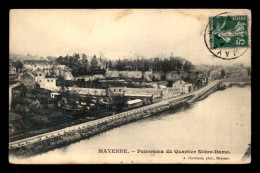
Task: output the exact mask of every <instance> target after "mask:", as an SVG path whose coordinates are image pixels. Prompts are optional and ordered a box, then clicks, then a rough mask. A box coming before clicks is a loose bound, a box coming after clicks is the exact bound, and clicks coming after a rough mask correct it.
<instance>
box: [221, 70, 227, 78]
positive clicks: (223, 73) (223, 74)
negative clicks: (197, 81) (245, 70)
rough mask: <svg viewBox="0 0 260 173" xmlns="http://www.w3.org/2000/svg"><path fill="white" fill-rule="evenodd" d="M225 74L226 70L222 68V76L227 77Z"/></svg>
mask: <svg viewBox="0 0 260 173" xmlns="http://www.w3.org/2000/svg"><path fill="white" fill-rule="evenodd" d="M225 75H226V72H225V70H224V69H222V70H221V77H222V78H224V77H225Z"/></svg>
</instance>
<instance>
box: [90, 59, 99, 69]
mask: <svg viewBox="0 0 260 173" xmlns="http://www.w3.org/2000/svg"><path fill="white" fill-rule="evenodd" d="M90 64H91V66H90V68H91V70H93V69H95V68H96V67H97V65H98V61H97V57H96V55H94V56H93V58H92V59H91V62H90Z"/></svg>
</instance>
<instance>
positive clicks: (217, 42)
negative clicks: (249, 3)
mask: <svg viewBox="0 0 260 173" xmlns="http://www.w3.org/2000/svg"><path fill="white" fill-rule="evenodd" d="M210 21H211V22H210V47H211V49H216V48H234V47H248V46H249V42H248V18H247V16H245V15H236V16H218V17H210Z"/></svg>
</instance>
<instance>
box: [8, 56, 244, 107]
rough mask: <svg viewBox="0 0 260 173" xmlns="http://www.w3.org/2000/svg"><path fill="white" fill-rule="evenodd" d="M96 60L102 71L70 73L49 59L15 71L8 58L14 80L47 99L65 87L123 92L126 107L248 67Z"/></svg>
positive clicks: (93, 93)
mask: <svg viewBox="0 0 260 173" xmlns="http://www.w3.org/2000/svg"><path fill="white" fill-rule="evenodd" d="M98 60H99V61H97V67H96V68H95V69H103V70H105V73H104V74H101V73H97V74H92V75H81V76H74V75H73V74H72V69H71V68H69V67H68V66H66V65H62V64H59V63H58V62H56V61H53V60H49V59H47V60H46V59H45V60H24V61H23V68H22V70H20V73H17V72H16V67H15V66H14V62H13V60H12V59H10V61H9V75H11V76H12V75H16V76H17V78H15V79H14V80H17V81H19V82H20V83H22V84H24V85H25V86H26V87H27V88H29V89H32V88H34V89H35V87H36V86H39V88H41V89H45V90H48V91H50V98H51V99H55V98H56V97H58V96H60V95H61V93H62V92H63V91H64V88H65V90H67V91H68V92H70V93H71V94H72V93H73V94H75V95H78V96H80V97H81V96H82V97H85V96H90V97H92V98H97V97H104V98H105V97H111V96H114V95H123V96H124V97H126V98H127V100H126V103H127V106H128V107H132V105H131V104H136V105H139V102H140V101H141V102H143V103H144V102H146V103H151V102H155V101H158V100H161V99H167V98H171V97H175V96H178V95H181V94H185V93H189V92H192V91H193V90H196V89H198V88H200V87H202V86H204V85H207V83H209V82H210V81H213V80H215V79H219V78H224V77H239V76H248V69H246V68H245V67H244V66H241V65H235V66H233V67H226V68H223V67H221V68H215V69H210V68H205V67H203V66H201V67H200V68H199V69H198V70H197V71H195V70H193V71H189V72H187V71H168V72H163V71H153V68H149V71H138V70H135V71H127V70H121V71H118V70H115V69H110V68H108V67H106V66H104V63H102V59H101V58H100V59H98ZM105 67H106V69H104V68H105ZM12 80H13V79H12ZM62 90H63V91H62ZM92 100H93V99H92ZM100 100H101V101H102V102H103V103H105V104H107V105H109V104H111V99H110V100H109V99H103V98H102V99H99V101H100ZM104 100H105V101H104ZM133 100H136V101H133ZM129 101H130V102H129ZM65 102H66V101H65ZM75 102H76V103H77V104H78V106H82V105H83V106H84V105H86V103H85V102H84V101H80V100H75ZM109 102H110V103H109ZM94 103H95V99H94V100H93V102H92V103H91V104H89V105H88V107H87V108H88V109H90V107H91V106H94V105H95V104H94Z"/></svg>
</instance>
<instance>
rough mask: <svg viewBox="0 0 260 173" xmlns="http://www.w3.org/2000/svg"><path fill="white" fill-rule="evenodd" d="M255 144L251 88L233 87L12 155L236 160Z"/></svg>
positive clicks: (74, 159) (55, 159)
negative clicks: (66, 142) (86, 136)
mask: <svg viewBox="0 0 260 173" xmlns="http://www.w3.org/2000/svg"><path fill="white" fill-rule="evenodd" d="M250 143H251V87H250V86H248V87H244V88H240V87H232V88H228V89H226V90H223V91H217V92H215V93H212V94H211V95H209V96H208V97H207V98H205V99H203V100H201V101H198V102H196V103H195V104H193V105H192V106H183V107H180V108H178V110H175V111H167V112H163V113H161V114H160V115H157V116H152V117H148V118H145V119H142V120H139V121H136V122H133V123H130V124H126V125H123V126H120V127H118V128H114V129H112V130H109V131H106V132H104V133H101V134H99V135H96V136H93V137H91V138H89V139H86V140H81V141H80V142H77V143H74V144H71V145H69V146H67V147H63V148H58V149H55V150H52V151H49V152H47V153H43V154H40V155H37V156H33V157H28V158H23V159H22V158H16V157H13V156H10V157H9V159H10V162H12V163H53V164H54V163H71V164H72V163H180V162H186V163H194V162H201V163H205V162H208V163H216V162H219V163H223V162H224V163H235V162H237V161H240V160H241V158H242V157H243V155H244V153H245V151H246V150H247V148H248V144H250ZM112 149H121V150H112ZM167 150H168V151H172V153H166V151H167ZM161 151H163V153H162V152H161ZM118 152H121V153H118ZM184 152H185V153H184ZM210 152H211V153H210Z"/></svg>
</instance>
